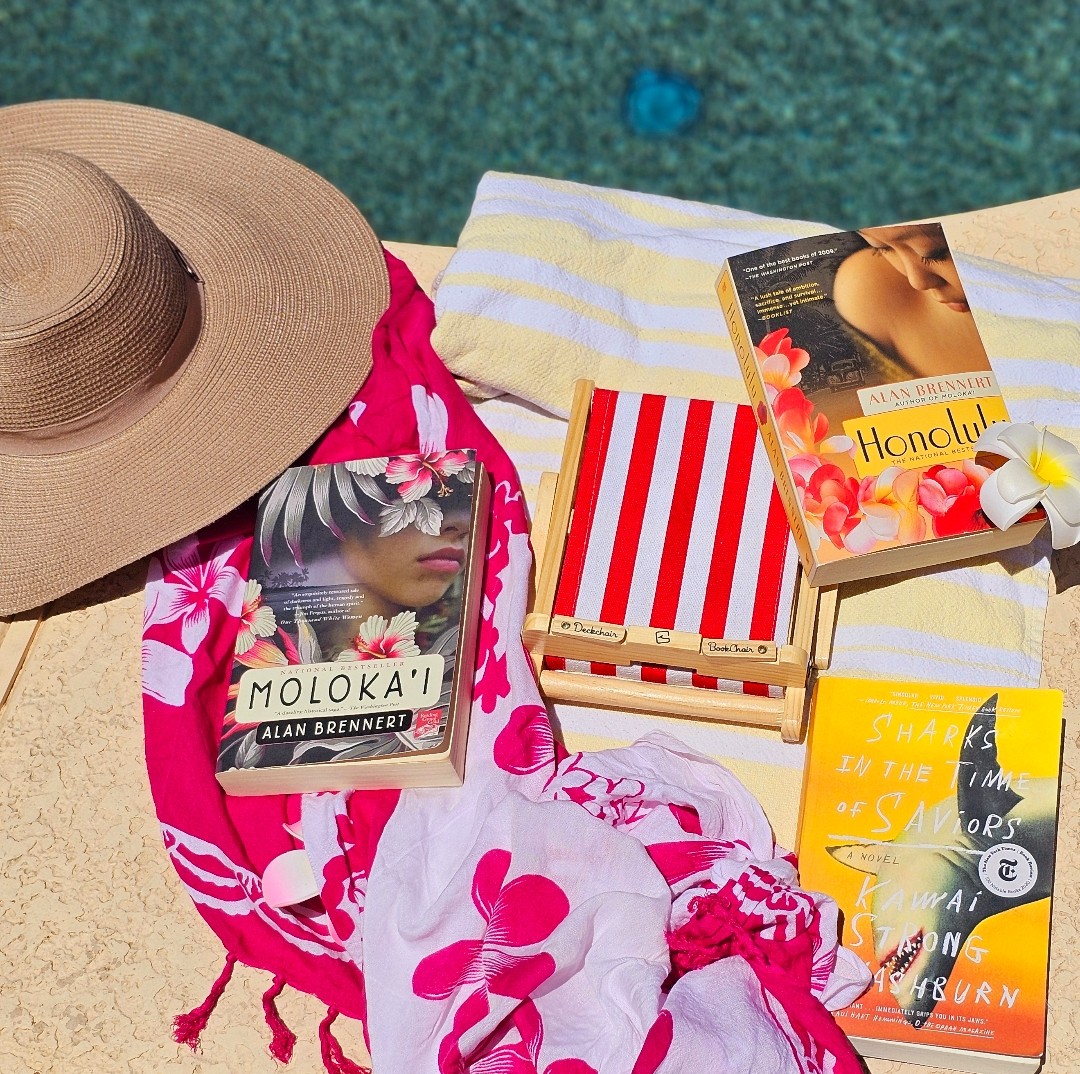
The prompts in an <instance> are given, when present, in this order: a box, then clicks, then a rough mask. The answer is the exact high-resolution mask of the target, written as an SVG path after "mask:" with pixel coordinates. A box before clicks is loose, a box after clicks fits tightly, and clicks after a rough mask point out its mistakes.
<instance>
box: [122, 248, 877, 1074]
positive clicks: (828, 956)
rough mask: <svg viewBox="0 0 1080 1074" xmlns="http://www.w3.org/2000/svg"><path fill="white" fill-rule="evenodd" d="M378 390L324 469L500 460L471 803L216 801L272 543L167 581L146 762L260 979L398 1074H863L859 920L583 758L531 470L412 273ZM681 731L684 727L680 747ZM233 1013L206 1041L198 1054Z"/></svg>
mask: <svg viewBox="0 0 1080 1074" xmlns="http://www.w3.org/2000/svg"><path fill="white" fill-rule="evenodd" d="M387 260H388V263H389V268H390V279H391V285H392V299H391V305H390V308H389V310H388V311H387V314H386V315H385V317H384V318H383V320H382V322H381V323H380V325H379V326H378V328H377V329H376V332H375V337H374V344H375V348H374V349H375V365H374V370H373V372H372V374H371V376H370V377H369V378H368V380H367V382H366V383H365V385H364V386H363V388H362V390H361V391H360V392H359V394H358V395H357V397H356V399H355V401H354V402H353V403H352V405H351V406H350V407H349V409H348V412H347V413H346V414H345V415H343V416H342V418H341V419H340V420H339V421H338V423H337V424H336V425H335V426H334V427H333V428H332V429H331V430H330V431H329V432H328V433H327V434H326V435H325V436H324V438H323V439H322V441H321V442H320V443H319V445H318V446H317V447H316V448H315V449H314V451H313V452H312V454H311V458H310V460H305V461H313V462H334V461H340V460H345V459H350V458H357V457H364V456H371V455H387V454H395V453H406V452H417V451H426V452H440V451H444V450H446V449H447V447H448V446H449V447H452V448H453V447H472V448H475V449H476V450H477V453H478V456H479V457H480V458H482V459H483V461H484V462H485V464H486V465H487V466H488V468H489V470H490V472H491V474H492V476H493V484H494V496H493V507H492V511H493V515H492V526H491V532H490V537H489V547H488V556H487V568H486V576H485V586H484V602H483V612H482V615H483V623H482V628H481V631H480V639H479V653H478V659H477V671H476V685H475V694H474V703H473V712H472V725H471V730H470V739H469V752H468V759H467V775H466V782H465V786H464V787H463V788H461V789H452V790H445V789H444V790H410V791H401V792H391V791H384V792H355V793H337V794H319V795H305V796H302V797H301V796H278V797H270V796H268V797H260V798H229V797H227V796H225V795H224V794H223V793H222V792H221V790H220V788H219V787H218V784H217V782H216V780H215V779H214V759H215V755H216V749H217V737H218V730H219V724H220V720H221V714H222V712H223V711H224V707H225V694H226V690H227V687H228V679H229V667H230V659H231V654H232V650H233V647H234V642H235V639H236V636H237V631H238V628H239V625H240V619H241V617H242V616H244V615H245V614H248V613H249V612H250V609H245V607H244V580H245V574H246V570H247V564H248V556H249V550H250V544H251V531H252V525H253V518H252V514H251V512H250V511H243V510H242V511H238V512H235V513H234V514H233V515H231V516H229V517H228V518H226V519H224V520H223V521H222V522H220V523H218V524H217V525H215V526H214V527H212V528H211V529H209V530H207V531H204V532H202V533H200V534H199V535H197V536H196V537H192V538H189V539H188V540H186V541H182V542H180V543H179V544H177V545H174V546H173V547H171V548H169V549H167V550H165V551H164V552H163V553H162V554H161V556H160V557H159V558H157V559H155V560H154V561H153V562H152V564H151V567H150V572H149V577H148V580H147V586H146V607H145V616H144V630H143V698H144V715H145V726H146V759H147V766H148V770H149V775H150V783H151V788H152V791H153V794H154V801H155V804H156V807H157V811H158V816H159V818H160V821H161V825H162V831H163V834H164V839H165V845H166V848H167V850H168V853H169V855H170V857H171V859H172V862H173V864H174V866H175V867H176V869H177V871H178V873H179V875H180V877H181V879H182V880H183V882H184V884H185V885H186V886H187V888H188V890H189V891H190V893H191V896H192V898H193V899H194V901H195V904H196V906H197V907H198V909H199V911H200V913H201V914H202V915H203V917H204V918H205V919H206V921H207V922H208V924H209V925H210V926H211V928H212V929H213V930H214V931H215V932H216V933H217V935H218V936H219V938H220V939H221V941H222V942H223V943H224V945H225V947H226V949H227V953H228V955H227V967H228V966H231V964H232V962H233V961H235V960H239V961H242V962H244V963H246V964H249V965H251V966H253V967H257V968H262V969H266V970H270V971H271V972H273V973H274V975H275V977H274V983H273V984H272V985H271V987H270V989H269V990H268V992H267V995H266V997H265V999H264V1006H265V1008H266V1012H267V1021H268V1023H269V1024H270V1026H271V1028H272V1030H273V1032H274V1035H273V1041H272V1044H271V1052H272V1054H274V1055H275V1056H276V1057H278V1058H280V1059H287V1058H288V1056H289V1053H290V1052H291V1043H292V1037H291V1034H290V1033H289V1031H288V1030H287V1029H286V1028H285V1027H284V1025H283V1024H282V1023H281V1021H280V1018H278V1017H277V1014H276V1010H275V1008H274V1004H273V998H274V996H275V995H276V994H277V993H278V992H280V990H281V988H282V987H283V986H284V985H285V984H286V983H287V984H289V985H291V986H292V987H294V988H299V989H303V990H304V991H306V992H309V993H313V994H314V995H316V996H318V997H319V998H320V999H321V1000H322V1001H323V1002H324V1003H326V1004H327V1006H328V1008H329V1011H328V1017H327V1020H326V1021H325V1022H324V1024H323V1026H322V1027H321V1030H320V1035H321V1037H322V1040H323V1058H324V1061H325V1063H326V1066H327V1068H328V1069H329V1070H331V1071H332V1072H338V1071H348V1070H350V1069H353V1070H355V1069H356V1068H355V1066H354V1065H353V1064H352V1063H351V1062H350V1061H349V1060H348V1059H347V1058H346V1057H344V1056H343V1055H342V1053H341V1050H340V1047H339V1046H338V1045H337V1043H336V1041H335V1040H334V1039H333V1037H332V1034H331V1033H330V1031H329V1023H330V1021H332V1019H333V1017H334V1016H335V1015H336V1013H337V1012H341V1013H344V1014H346V1015H349V1016H352V1017H355V1018H359V1019H362V1020H363V1022H364V1025H365V1031H366V1035H367V1040H368V1043H369V1047H370V1050H371V1055H372V1061H373V1065H374V1069H375V1071H376V1072H377V1074H393V1072H395V1071H400V1072H408V1074H416V1072H421V1071H431V1072H440V1074H450V1072H465V1071H468V1072H472V1074H609V1072H610V1074H652V1072H663V1074H668V1072H676V1071H679V1072H686V1071H699V1070H723V1071H726V1072H727V1071H732V1072H733V1071H747V1072H749V1071H768V1072H784V1071H800V1072H810V1071H813V1072H818V1071H821V1072H827V1071H828V1072H837V1074H847V1072H852V1074H854V1072H855V1071H858V1070H859V1069H861V1068H860V1066H859V1062H858V1060H857V1058H856V1057H855V1054H854V1052H853V1051H852V1049H851V1047H850V1045H849V1044H848V1042H847V1041H846V1039H845V1038H844V1037H843V1035H842V1034H841V1033H840V1032H839V1030H838V1029H837V1028H836V1026H835V1024H834V1022H833V1021H832V1018H831V1016H830V1015H829V1014H828V1010H827V1008H832V1009H835V1008H836V1007H838V1006H842V1005H844V1004H845V1003H847V1002H849V1001H850V1000H851V999H853V998H854V997H855V996H856V995H858V993H859V992H861V991H862V989H863V988H864V987H865V985H866V983H867V980H866V973H865V969H864V968H863V966H862V964H861V963H860V962H859V961H857V960H856V959H855V958H854V957H853V956H851V955H850V954H849V953H848V952H846V951H844V950H843V949H842V948H839V947H838V946H837V944H836V935H837V927H836V908H835V905H834V904H833V903H832V902H831V901H830V900H829V899H827V898H825V897H823V896H820V895H815V894H812V893H808V892H804V891H802V890H800V889H799V887H798V884H797V877H796V872H795V868H794V864H793V861H792V859H791V857H790V856H789V855H787V854H786V853H785V852H784V851H783V850H781V849H780V848H778V847H777V846H776V845H775V843H774V841H773V838H772V834H771V831H770V828H769V825H768V822H767V820H766V818H765V814H764V813H763V812H762V809H761V807H760V806H759V805H758V803H757V802H756V801H755V800H754V799H753V798H752V797H751V795H750V794H749V793H748V792H747V791H746V789H745V788H744V787H743V786H742V785H741V784H740V783H739V782H738V780H736V779H735V778H734V777H733V776H732V775H731V774H730V773H729V772H727V770H726V769H724V768H723V767H722V766H720V765H719V764H717V763H716V762H714V761H712V760H711V759H709V758H707V757H704V756H702V755H699V754H696V753H694V752H693V751H691V750H690V749H688V748H686V747H685V746H683V745H682V744H681V743H680V742H679V741H678V739H677V738H675V737H674V736H673V735H669V734H662V733H654V734H651V735H648V736H647V737H646V738H644V739H642V740H641V741H640V742H638V743H636V744H635V745H633V746H630V747H627V748H624V749H615V750H609V751H605V752H600V753H577V754H574V755H569V756H568V755H566V753H565V751H563V750H561V748H560V747H559V745H558V744H557V743H556V741H555V739H554V736H553V734H552V727H551V723H550V722H549V718H548V714H547V712H546V710H545V708H544V706H543V705H542V703H541V701H540V697H539V694H538V692H537V687H536V683H535V680H534V678H533V675H532V671H531V668H530V666H529V663H528V661H527V659H526V656H525V653H524V651H523V649H522V646H521V643H520V640H519V631H520V628H521V623H522V619H523V616H524V613H525V604H526V592H527V586H528V575H529V568H530V562H531V555H530V551H529V541H528V529H527V520H526V513H525V506H524V502H523V499H522V496H521V492H520V488H519V485H518V481H517V477H516V475H515V472H514V469H513V466H512V464H511V462H510V460H509V459H508V458H507V456H506V454H505V452H504V451H503V450H502V448H501V447H500V446H499V445H498V443H497V442H496V441H495V440H494V438H493V437H492V436H491V434H490V433H489V432H488V431H487V430H486V429H485V428H484V426H483V424H482V423H481V422H480V420H479V419H478V417H477V416H476V415H475V413H474V412H473V410H472V409H471V407H470V406H469V405H468V403H467V402H466V400H465V398H464V396H463V395H462V394H461V392H460V390H459V389H458V387H457V385H456V384H455V383H454V381H453V379H452V377H451V376H450V374H449V373H448V372H447V370H446V368H445V367H444V366H443V364H442V363H441V362H440V360H439V358H438V357H437V355H436V354H435V353H434V351H433V350H432V349H431V346H430V334H431V330H432V328H433V313H432V306H431V303H430V301H429V300H428V299H427V297H426V296H425V295H424V294H423V292H421V291H420V289H419V288H418V287H417V286H416V283H415V281H414V280H413V279H412V277H411V275H410V273H409V272H408V270H407V269H406V268H405V266H404V265H403V264H401V263H400V262H398V261H396V260H395V259H394V258H393V257H390V256H389V255H388V258H387ZM672 726H673V727H676V726H677V725H674V724H673V725H672ZM300 846H302V847H303V848H304V849H305V850H306V852H307V855H308V858H309V860H310V862H311V865H312V868H313V871H314V874H315V876H316V878H317V881H318V883H319V884H320V886H321V895H320V898H319V899H317V900H312V901H310V902H307V903H302V904H300V905H298V906H295V907H292V908H291V909H288V910H279V909H274V908H272V907H271V906H270V905H268V903H267V902H266V901H265V899H264V897H263V890H262V880H261V877H262V874H263V871H264V870H265V869H266V866H267V865H268V863H269V862H270V861H271V860H272V859H273V858H275V857H276V856H277V855H279V854H281V853H283V852H285V851H288V850H293V849H296V848H297V847H300ZM224 976H225V975H223V979H222V980H220V981H219V982H218V984H217V985H216V986H215V989H214V990H213V991H212V993H211V997H210V999H209V1000H208V1002H207V1003H206V1004H204V1005H203V1006H202V1007H200V1008H197V1009H196V1010H195V1011H193V1012H191V1014H190V1015H188V1016H185V1017H184V1018H183V1019H179V1020H178V1026H177V1031H178V1039H181V1040H185V1041H187V1042H189V1043H192V1044H193V1045H194V1043H195V1042H196V1041H197V1039H198V1033H199V1031H200V1029H201V1028H202V1026H203V1025H204V1023H205V1020H206V1017H207V1015H208V1014H209V1010H210V1008H211V1006H212V1003H213V1000H214V999H215V997H216V995H217V994H218V993H220V990H221V988H222V987H223V986H224Z"/></svg>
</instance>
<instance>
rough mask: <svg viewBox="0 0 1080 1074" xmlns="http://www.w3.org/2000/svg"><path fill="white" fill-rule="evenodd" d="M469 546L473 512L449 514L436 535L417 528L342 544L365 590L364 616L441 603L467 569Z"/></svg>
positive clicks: (345, 559) (349, 566) (345, 558)
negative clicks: (470, 518) (470, 515)
mask: <svg viewBox="0 0 1080 1074" xmlns="http://www.w3.org/2000/svg"><path fill="white" fill-rule="evenodd" d="M468 544H469V513H468V511H466V510H457V511H447V512H446V514H445V515H444V516H443V524H442V530H441V532H440V533H439V534H438V535H437V536H432V535H431V534H428V533H421V532H420V530H418V529H417V528H416V527H415V526H406V527H405V528H404V529H402V530H398V532H397V533H392V534H390V535H389V536H386V537H380V536H378V535H377V534H375V533H370V534H366V535H365V536H364V537H353V536H349V537H346V539H345V541H344V542H343V543H342V546H341V559H342V562H343V563H344V565H345V568H346V570H348V572H349V574H350V575H351V576H352V577H353V578H354V579H355V580H356V581H357V582H358V583H359V584H360V585H362V586H363V587H364V590H365V602H364V607H365V613H364V614H365V615H385V616H392V615H394V614H396V613H397V612H399V611H402V610H403V609H405V608H424V607H426V606H427V605H429V604H434V603H435V602H436V601H438V600H441V599H442V598H443V597H444V596H445V595H446V591H447V590H448V589H449V588H450V586H451V584H452V583H453V581H454V579H456V578H457V577H458V575H459V574H461V572H462V571H463V570H464V569H465V559H466V554H467V551H468Z"/></svg>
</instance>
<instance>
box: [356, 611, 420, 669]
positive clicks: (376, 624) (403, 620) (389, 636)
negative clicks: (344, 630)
mask: <svg viewBox="0 0 1080 1074" xmlns="http://www.w3.org/2000/svg"><path fill="white" fill-rule="evenodd" d="M416 627H417V622H416V613H415V612H412V611H407V612H398V613H397V615H395V616H394V618H393V619H391V620H390V621H389V622H387V620H386V619H384V618H383V616H381V615H372V616H370V617H369V618H367V619H365V620H364V621H363V623H361V624H360V632H359V633H358V634H357V635H356V637H355V638H353V642H352V648H350V649H345V650H344V651H343V652H341V653H339V654H338V659H339V660H398V659H401V658H402V657H405V656H419V655H420V647H419V646H418V645H417V644H416Z"/></svg>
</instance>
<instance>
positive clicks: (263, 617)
mask: <svg viewBox="0 0 1080 1074" xmlns="http://www.w3.org/2000/svg"><path fill="white" fill-rule="evenodd" d="M276 630H277V617H276V616H275V615H274V609H273V608H271V607H270V605H269V604H264V603H263V599H262V585H261V584H260V583H259V582H257V581H255V579H254V578H249V579H248V583H247V586H246V587H245V589H244V604H243V607H242V608H241V609H240V629H239V630H238V631H237V634H236V655H237V656H243V655H244V654H245V653H247V652H249V651H250V650H251V649H252V648H254V646H255V642H256V641H257V640H258V639H259V638H268V637H270V635H271V634H273V633H274V631H276Z"/></svg>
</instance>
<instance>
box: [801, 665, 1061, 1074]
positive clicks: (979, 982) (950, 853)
mask: <svg viewBox="0 0 1080 1074" xmlns="http://www.w3.org/2000/svg"><path fill="white" fill-rule="evenodd" d="M1061 743H1062V695H1061V694H1060V693H1059V692H1058V691H1056V690H1022V689H1004V688H1003V689H990V688H987V687H975V686H952V685H938V684H931V683H908V682H877V681H871V680H857V679H839V678H825V679H822V680H820V681H819V683H818V685H817V688H816V692H815V698H814V709H813V714H812V717H811V727H810V741H809V746H808V753H807V764H806V778H805V785H804V789H803V806H802V815H801V824H800V832H799V839H798V854H799V864H800V876H801V879H802V883H803V885H804V886H805V887H807V888H809V889H812V890H818V891H824V892H827V893H828V894H830V895H832V896H833V898H835V899H836V901H837V903H838V905H839V907H840V910H841V914H842V920H843V925H842V930H843V931H842V940H843V943H844V944H845V945H846V946H847V947H848V948H850V949H851V950H852V951H853V952H854V953H855V954H857V955H859V956H860V957H861V958H863V959H864V960H865V962H866V964H867V966H868V967H869V968H870V971H871V973H872V974H873V982H872V984H871V986H870V988H869V990H868V991H867V992H866V993H865V994H864V995H863V996H862V997H861V998H860V999H859V1000H857V1001H856V1002H855V1003H853V1004H852V1005H851V1006H850V1007H847V1008H846V1009H845V1010H843V1011H840V1012H838V1013H837V1014H836V1016H835V1017H836V1020H837V1022H838V1023H839V1025H840V1026H841V1028H843V1029H844V1031H845V1032H846V1033H847V1034H848V1035H849V1036H850V1037H851V1038H852V1040H853V1043H854V1044H855V1047H856V1048H857V1049H858V1050H859V1051H860V1052H861V1053H862V1054H863V1055H866V1056H874V1057H877V1058H882V1059H897V1060H901V1061H909V1062H924V1063H931V1064H940V1065H944V1066H948V1067H951V1068H953V1069H961V1070H972V1071H995V1070H1001V1071H1006V1070H1008V1071H1034V1070H1036V1069H1037V1068H1038V1066H1039V1064H1040V1062H1041V1056H1042V1053H1043V1049H1044V1041H1045V1033H1046V998H1047V993H1046V986H1047V973H1048V965H1049V946H1050V894H1051V890H1052V886H1053V870H1054V847H1055V840H1056V832H1057V805H1058V787H1059V776H1060V760H1061Z"/></svg>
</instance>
